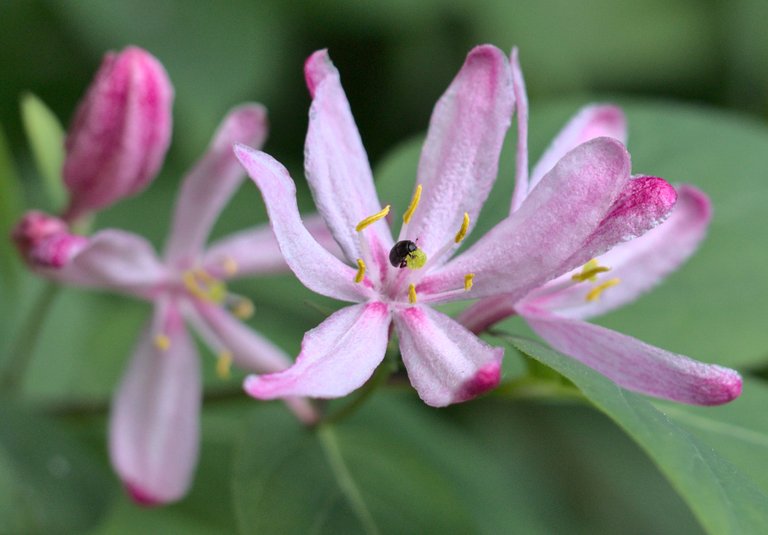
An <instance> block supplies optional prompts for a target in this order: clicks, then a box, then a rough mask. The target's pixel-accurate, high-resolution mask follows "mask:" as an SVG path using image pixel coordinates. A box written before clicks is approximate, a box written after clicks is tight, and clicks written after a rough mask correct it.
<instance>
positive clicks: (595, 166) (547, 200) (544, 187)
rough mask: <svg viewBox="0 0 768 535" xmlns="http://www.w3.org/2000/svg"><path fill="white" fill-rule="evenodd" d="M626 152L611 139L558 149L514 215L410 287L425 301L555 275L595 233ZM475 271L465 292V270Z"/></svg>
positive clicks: (622, 177)
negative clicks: (563, 152)
mask: <svg viewBox="0 0 768 535" xmlns="http://www.w3.org/2000/svg"><path fill="white" fill-rule="evenodd" d="M629 169H630V162H629V154H628V153H627V151H626V149H625V148H624V146H623V145H622V144H621V143H619V142H618V141H616V140H614V139H610V138H598V139H595V140H592V141H588V142H587V143H584V144H582V145H579V146H578V147H577V148H575V149H574V150H572V151H571V152H569V153H568V154H567V155H565V156H564V157H563V158H562V159H561V160H560V161H559V162H558V163H557V165H556V166H555V167H554V168H553V169H552V171H550V172H549V173H548V174H547V176H545V177H544V179H543V180H542V181H541V182H540V183H539V185H538V186H537V187H536V188H535V189H534V190H533V191H532V192H531V194H530V195H529V196H528V198H527V199H526V202H524V203H523V205H522V206H521V207H520V209H519V210H517V211H516V212H515V213H514V214H512V215H511V216H509V217H508V218H507V219H505V220H504V221H502V222H501V223H499V224H498V225H496V227H494V228H493V229H492V230H491V231H490V232H488V234H486V235H485V236H483V237H482V238H481V239H480V240H479V241H477V242H476V243H475V244H474V245H473V246H472V247H470V248H469V249H468V250H467V251H465V252H464V253H462V254H460V255H459V256H458V257H456V258H455V259H453V260H452V261H451V262H449V263H448V264H446V265H445V266H443V267H442V268H440V269H438V270H435V271H434V272H433V273H429V274H428V275H427V276H426V277H424V279H423V280H422V282H421V284H419V285H418V286H417V288H416V290H417V291H418V292H419V293H425V294H433V297H431V298H430V300H431V301H441V300H442V301H447V300H451V299H473V298H476V297H486V296H490V295H496V294H499V293H509V294H512V299H513V300H518V299H520V298H521V297H523V296H524V295H525V294H526V293H528V292H529V291H531V290H532V289H533V288H536V287H537V286H541V285H542V284H544V283H545V282H547V281H548V280H551V279H552V278H554V277H556V276H558V275H560V274H561V273H562V272H563V271H564V270H565V269H567V268H565V267H563V263H564V262H565V261H566V260H567V259H569V258H571V257H572V256H573V255H574V254H575V253H576V252H577V251H578V250H579V249H580V248H581V247H583V244H584V242H585V240H586V239H587V238H588V237H589V236H590V235H591V234H592V233H593V232H594V230H595V229H596V228H597V226H598V225H599V223H600V222H601V221H602V220H603V219H604V217H605V215H606V214H607V213H608V211H609V210H610V208H611V206H612V204H613V202H614V201H615V199H616V198H617V197H618V196H619V193H620V192H621V191H622V189H623V188H624V186H625V184H626V183H627V181H628V180H629ZM468 273H474V274H475V277H474V285H473V286H472V289H471V290H469V291H467V292H460V293H455V292H454V293H448V294H446V297H445V298H444V299H443V298H441V297H440V296H439V295H437V296H434V294H441V293H443V292H451V291H452V290H456V289H457V288H462V287H463V281H464V276H465V275H466V274H468Z"/></svg>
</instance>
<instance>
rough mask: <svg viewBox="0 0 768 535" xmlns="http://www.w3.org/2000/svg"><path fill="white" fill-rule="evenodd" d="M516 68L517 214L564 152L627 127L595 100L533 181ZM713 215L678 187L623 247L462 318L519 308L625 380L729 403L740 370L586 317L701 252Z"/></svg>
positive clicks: (559, 344) (490, 318)
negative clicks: (657, 218)
mask: <svg viewBox="0 0 768 535" xmlns="http://www.w3.org/2000/svg"><path fill="white" fill-rule="evenodd" d="M512 69H513V73H514V74H513V77H514V80H515V94H516V95H517V97H518V98H517V108H518V130H519V135H518V140H519V141H518V159H517V160H518V167H517V172H516V182H515V192H514V195H513V200H512V206H511V212H512V214H514V213H515V212H516V211H517V210H518V209H522V207H523V206H524V205H525V204H524V203H525V200H526V197H527V194H528V192H529V191H530V192H535V189H534V187H535V186H536V184H538V183H539V182H541V181H543V180H544V178H543V177H544V176H545V175H546V173H547V172H548V171H549V170H550V169H552V168H554V167H556V166H557V165H558V162H559V161H560V160H561V159H562V158H564V157H566V154H568V153H569V152H570V151H572V150H574V149H575V148H576V147H578V146H579V145H580V144H582V143H584V142H587V141H589V140H591V139H593V138H596V137H600V136H609V137H612V138H615V139H618V140H619V141H621V142H622V143H626V138H627V128H626V122H625V119H624V115H623V113H622V111H621V110H620V109H619V108H617V107H616V106H610V105H593V106H588V107H586V108H584V109H582V110H581V111H580V112H579V113H578V114H577V115H576V116H575V117H573V118H572V119H571V120H570V121H569V122H568V124H566V126H565V127H564V128H563V130H562V131H561V132H560V133H559V134H558V135H557V136H556V137H555V139H554V141H553V142H552V145H551V146H550V147H549V149H548V150H547V151H546V152H545V153H544V155H543V156H542V158H541V160H539V162H538V163H537V164H536V166H535V167H534V169H533V171H532V173H531V176H530V179H529V178H528V174H527V173H528V170H527V146H526V137H527V132H526V130H527V124H526V121H527V117H528V110H527V102H526V98H525V85H524V83H523V78H522V72H521V70H520V67H519V63H518V60H517V50H514V51H513V53H512ZM520 162H523V163H522V165H521V164H520ZM640 180H642V179H640V178H635V179H633V180H632V181H631V183H632V184H636V185H637V187H638V189H643V188H644V187H645V186H644V185H643V183H642V182H639V181H640ZM532 194H533V193H532ZM633 208H634V207H633V206H632V203H627V204H626V206H625V208H624V209H625V210H632V209H633ZM512 217H513V216H512ZM710 217H711V208H710V203H709V199H708V198H707V196H706V195H705V194H704V193H702V192H701V191H699V190H697V189H696V188H694V187H692V186H687V185H682V186H679V187H678V189H677V204H676V206H675V208H674V210H673V211H672V214H671V216H670V217H669V219H667V220H666V221H664V222H663V223H661V224H660V225H659V226H658V227H656V228H654V229H653V230H651V231H649V232H647V233H646V234H644V235H642V236H640V237H637V238H634V239H632V240H631V241H627V242H625V243H621V244H619V245H617V246H616V247H614V248H612V249H610V250H609V251H608V252H607V253H605V254H602V255H600V256H597V257H596V258H594V259H592V260H590V261H589V262H587V263H586V264H585V265H584V266H583V268H581V269H580V270H576V271H574V272H570V273H565V274H563V275H561V276H560V277H558V278H556V279H554V280H551V281H549V282H547V283H546V284H544V285H542V286H540V287H539V288H536V289H534V290H532V291H531V292H529V293H528V294H527V295H525V296H523V297H522V298H521V297H520V295H519V294H517V295H513V294H506V293H503V294H499V295H496V296H489V297H485V298H483V299H481V300H479V301H478V302H477V303H475V304H474V305H473V306H471V307H470V308H468V309H467V310H465V311H464V312H463V313H462V314H461V315H460V316H459V320H460V321H461V322H462V324H464V325H465V326H466V327H468V328H470V329H471V330H472V331H473V332H480V331H482V330H484V329H486V328H488V327H490V326H491V325H493V324H494V323H496V322H498V321H500V320H502V319H504V318H506V317H508V316H511V315H514V314H519V315H520V316H522V317H523V318H524V319H525V320H526V321H527V322H528V324H529V325H530V326H531V327H532V328H533V330H534V331H535V332H536V333H537V334H538V335H539V336H541V337H542V338H543V339H544V340H546V341H547V342H548V343H549V344H550V345H551V346H552V347H554V348H555V349H557V350H558V351H561V352H563V353H565V354H566V355H570V356H572V357H574V358H575V359H577V360H579V361H581V362H583V363H584V364H586V365H587V366H590V367H591V368H594V369H595V370H597V371H598V372H600V373H602V374H603V375H605V376H607V377H608V378H610V379H611V380H613V381H614V382H615V383H616V384H618V385H620V386H623V387H624V388H627V389H629V390H634V391H636V392H641V393H644V394H649V395H652V396H656V397H660V398H665V399H670V400H674V401H679V402H683V403H691V404H697V405H716V404H720V403H726V402H728V401H731V400H732V399H734V398H736V397H738V396H739V394H740V393H741V377H740V376H739V374H738V373H736V372H735V371H733V370H730V369H728V368H723V367H721V366H716V365H711V364H703V363H700V362H697V361H695V360H692V359H690V358H688V357H685V356H683V355H678V354H675V353H671V352H669V351H665V350H663V349H660V348H657V347H653V346H651V345H648V344H645V343H643V342H641V341H639V340H637V339H635V338H632V337H630V336H626V335H623V334H620V333H617V332H615V331H612V330H610V329H606V328H604V327H600V326H597V325H592V324H590V323H586V322H585V321H582V320H584V319H588V318H590V317H593V316H596V315H598V314H602V313H604V312H608V311H609V310H613V309H614V308H617V307H619V306H621V305H623V304H626V303H629V302H631V301H633V300H634V299H636V298H637V297H638V296H639V295H641V294H642V293H644V292H645V291H647V290H649V289H650V288H652V287H653V286H655V285H656V284H657V283H659V282H660V281H661V280H662V279H663V278H664V277H665V276H666V275H667V274H669V273H670V272H672V271H674V270H675V269H676V268H677V267H678V266H679V265H680V264H682V263H683V262H684V261H685V260H686V259H687V258H688V257H689V256H690V255H691V254H693V252H694V251H695V250H696V248H697V247H698V245H699V242H700V241H701V240H702V238H703V237H704V235H705V233H706V230H707V226H708V224H709V220H710ZM630 237H631V236H627V238H630ZM617 241H619V240H617ZM609 269H610V271H609ZM609 288H610V289H609Z"/></svg>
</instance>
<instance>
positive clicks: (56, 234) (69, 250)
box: [11, 211, 88, 268]
mask: <svg viewBox="0 0 768 535" xmlns="http://www.w3.org/2000/svg"><path fill="white" fill-rule="evenodd" d="M11 237H12V238H13V241H14V243H15V244H16V247H17V248H18V249H19V253H20V254H21V256H22V258H23V259H24V260H25V261H26V262H27V263H28V264H30V265H32V266H37V267H49V268H60V267H63V266H64V265H66V264H67V263H68V262H69V260H70V259H71V258H72V257H73V256H74V255H75V254H77V252H78V251H80V250H81V249H82V248H83V247H84V246H85V245H86V244H87V243H88V240H87V238H85V237H84V236H77V235H75V234H70V233H69V228H68V227H67V224H66V223H65V222H64V221H62V220H61V219H59V218H57V217H53V216H50V215H48V214H44V213H42V212H35V211H32V212H28V213H26V214H25V215H24V217H23V218H22V219H21V221H19V223H18V224H17V225H16V227H15V228H14V229H13V233H12V235H11Z"/></svg>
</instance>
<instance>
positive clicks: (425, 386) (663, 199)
mask: <svg viewBox="0 0 768 535" xmlns="http://www.w3.org/2000/svg"><path fill="white" fill-rule="evenodd" d="M305 75H306V79H307V83H308V86H309V88H310V92H311V93H312V96H313V103H312V107H311V109H310V113H309V117H310V119H309V130H308V133H307V141H306V147H305V157H306V161H305V167H306V171H307V180H308V182H309V185H310V187H311V189H312V192H313V195H314V198H315V202H316V204H317V206H318V209H319V211H320V214H321V215H322V216H323V217H324V219H325V221H326V223H327V225H328V227H329V229H330V230H331V233H332V234H333V236H334V238H335V239H336V241H337V243H338V244H339V246H340V247H341V249H342V251H343V252H344V256H345V257H346V260H347V262H348V263H344V262H343V261H340V260H339V259H338V258H336V257H335V256H333V255H331V254H329V253H328V252H327V251H326V250H325V249H324V248H323V247H322V246H320V245H319V244H318V243H317V242H316V241H315V240H314V239H312V237H311V236H310V234H309V233H308V232H307V230H306V228H305V227H304V226H303V225H302V223H301V220H300V218H299V213H298V210H297V207H296V199H295V187H294V184H293V181H292V180H291V178H290V177H289V176H288V173H287V171H286V170H285V168H284V167H282V166H281V165H280V164H279V163H278V162H277V161H275V160H274V159H272V158H271V157H270V156H268V155H266V154H264V153H262V152H258V151H256V150H253V149H249V148H247V147H244V146H238V147H237V148H236V150H235V152H236V154H237V156H238V158H239V159H240V161H241V162H242V164H243V165H244V166H245V168H246V169H247V171H248V174H249V175H250V176H251V178H252V179H253V180H254V182H255V183H256V184H257V186H258V187H259V188H260V190H261V192H262V195H263V197H264V200H265V203H266V205H267V210H268V212H269V216H270V221H271V224H272V228H273V230H274V231H275V235H276V237H277V240H278V243H279V245H280V249H281V250H282V252H283V255H284V256H285V259H286V261H287V263H288V265H289V266H290V268H291V269H292V270H293V271H294V273H295V274H296V276H297V277H298V278H299V279H300V280H301V281H302V282H303V283H304V285H305V286H307V287H308V288H310V289H312V290H314V291H316V292H318V293H320V294H323V295H326V296H329V297H334V298H336V299H340V300H344V301H351V302H354V303H359V304H356V305H353V306H349V307H346V308H343V309H341V310H340V311H338V312H336V313H335V314H333V315H331V316H330V317H329V318H328V319H327V320H325V321H324V322H323V323H322V324H320V325H319V326H318V327H317V328H315V329H313V330H311V331H309V332H308V333H307V334H306V335H305V337H304V341H303V343H302V349H301V353H300V354H299V356H298V358H297V359H296V363H295V364H294V365H293V366H292V367H291V368H289V369H287V370H285V371H282V372H278V373H274V374H271V375H262V376H251V377H249V378H248V379H246V383H245V389H246V390H247V391H248V392H249V393H250V394H251V395H252V396H254V397H256V398H260V399H271V398H277V397H282V396H289V395H302V396H314V397H338V396H343V395H345V394H347V393H349V392H351V391H352V390H354V389H355V388H358V387H359V386H361V385H362V384H363V383H364V382H365V381H366V380H367V379H368V378H369V377H370V376H371V374H372V373H373V371H374V369H375V368H376V367H377V366H378V364H379V363H380V362H381V360H382V359H383V357H384V354H385V350H386V346H387V342H388V338H389V330H390V324H391V323H392V322H394V326H395V329H396V331H397V334H398V337H399V340H400V351H401V354H402V358H403V361H404V364H405V367H406V368H407V370H408V375H409V378H410V380H411V383H412V384H413V386H414V387H415V389H416V390H417V392H418V393H419V395H420V396H421V398H422V399H423V400H424V401H425V402H426V403H427V404H429V405H433V406H444V405H448V404H450V403H454V402H458V401H464V400H467V399H470V398H472V397H474V396H476V395H478V394H480V393H482V392H484V391H486V390H488V389H490V388H493V387H495V386H496V385H497V384H498V382H499V379H500V362H501V358H502V355H503V350H502V349H501V348H494V347H491V346H489V345H488V344H486V343H485V342H483V341H482V340H480V339H479V338H477V337H476V336H475V335H473V334H472V333H471V332H470V331H469V330H467V329H466V328H465V327H463V326H461V325H460V324H459V323H458V322H456V321H454V320H453V319H451V318H449V317H447V316H445V315H443V314H442V313H440V312H437V311H436V310H434V309H433V308H432V307H431V305H435V304H438V303H444V302H448V301H453V300H458V299H473V298H485V297H491V296H496V295H498V294H499V293H505V294H509V295H511V296H514V299H520V298H522V297H523V296H525V295H527V294H528V293H529V292H530V291H531V290H533V289H535V288H537V287H539V286H541V285H543V284H544V283H546V282H547V281H549V280H551V279H553V278H555V277H557V276H559V275H561V274H562V273H564V272H566V271H569V270H570V269H573V268H574V267H576V266H578V265H581V264H582V263H584V261H585V260H582V258H587V259H589V258H592V257H594V256H596V255H598V254H600V253H602V252H603V251H605V250H606V249H608V248H610V247H611V246H613V245H614V244H615V243H616V242H617V241H619V240H620V239H622V238H623V237H624V236H625V235H628V236H634V235H638V234H641V233H642V232H644V231H645V230H647V229H648V228H650V227H651V226H653V224H655V222H656V221H657V220H658V219H660V218H661V217H663V216H664V215H665V214H666V212H667V211H669V210H670V209H671V207H672V205H673V203H674V199H675V193H674V190H673V189H672V187H671V186H669V185H668V184H667V183H666V182H664V181H663V180H661V179H657V178H650V177H648V178H644V179H636V180H630V161H629V155H628V154H627V152H626V150H625V149H624V146H623V145H622V144H621V143H620V142H619V141H616V140H615V139H610V138H598V139H595V140H592V141H590V142H588V143H585V144H582V145H580V146H579V147H578V148H576V149H575V150H573V151H572V152H570V153H569V154H568V155H566V156H565V157H564V158H562V159H560V161H559V162H558V163H557V165H555V166H554V168H553V169H551V170H549V172H548V173H547V174H546V175H545V176H544V177H543V178H542V179H541V183H540V184H539V187H537V188H536V189H535V190H534V191H532V192H531V194H530V195H529V196H528V197H527V198H526V200H525V203H523V204H522V205H521V207H520V210H517V211H516V212H515V213H513V214H512V215H511V216H510V217H509V218H507V219H505V220H504V221H502V222H500V223H499V224H498V225H497V226H496V227H495V228H493V229H492V230H491V231H490V232H488V233H487V234H486V235H485V236H483V237H482V238H480V240H479V241H477V242H476V243H475V244H474V245H473V246H472V247H470V248H469V249H468V250H467V251H465V252H464V253H462V254H460V255H458V256H457V257H456V258H454V259H452V260H450V261H449V258H450V257H451V255H452V253H453V252H454V251H455V249H456V248H457V247H458V246H459V243H460V242H461V241H462V240H463V238H464V236H466V235H467V234H468V233H469V231H470V230H471V227H472V226H473V222H474V221H475V220H476V218H477V215H478V213H479V212H480V208H481V206H482V205H483V203H484V202H485V199H486V197H487V196H488V194H489V192H490V189H491V186H492V185H493V182H494V180H495V178H496V172H497V167H498V158H499V153H500V151H501V146H502V142H503V139H504V136H505V134H506V131H507V129H508V127H509V125H510V122H511V117H512V112H513V108H514V103H515V94H514V87H515V86H514V85H513V81H512V77H513V73H512V71H511V69H510V65H509V62H508V60H507V58H506V56H505V55H504V54H503V53H502V52H501V51H499V50H498V49H496V48H494V47H492V46H487V45H485V46H480V47H477V48H475V49H473V50H472V51H471V52H470V53H469V55H468V57H467V60H466V62H465V63H464V66H463V67H462V69H461V70H460V72H459V73H458V75H457V76H456V78H455V79H454V81H453V82H452V84H451V85H450V87H449V88H448V90H447V91H446V93H445V94H444V95H443V96H442V98H441V99H440V100H439V102H438V103H437V106H436V107H435V111H434V113H433V115H432V120H431V123H430V128H429V132H428V134H427V139H426V141H425V144H424V148H423V151H422V155H421V161H420V163H419V168H418V175H417V185H416V189H415V191H414V196H413V201H412V202H411V205H410V207H409V208H408V210H407V211H406V212H405V215H404V218H403V220H404V224H403V226H402V228H401V231H400V237H399V240H398V242H397V243H395V241H394V240H393V238H392V236H391V234H390V231H389V229H388V228H387V225H386V222H385V220H384V216H385V215H386V214H387V213H388V211H389V206H387V207H385V208H384V209H382V208H381V204H380V203H379V200H378V198H377V195H376V191H375V189H374V186H373V181H372V176H371V171H370V166H369V164H368V160H367V157H366V154H365V151H364V149H363V146H362V143H361V141H360V137H359V134H358V132H357V128H356V126H355V123H354V120H353V119H352V115H351V112H350V110H349V104H348V102H347V100H346V96H345V95H344V92H343V90H342V88H341V84H340V81H339V75H338V72H337V71H336V69H335V68H334V67H333V65H332V63H331V62H330V59H329V58H328V56H327V53H326V52H325V51H319V52H316V53H315V54H313V55H312V56H311V57H310V58H309V60H308V61H307V63H306V65H305ZM639 183H643V184H645V185H646V186H647V187H646V188H645V189H643V190H641V191H638V190H637V189H636V188H635V185H636V184H639ZM630 206H631V209H629V208H628V209H624V208H625V207H630ZM629 213H631V216H632V217H631V218H630V217H628V214H629ZM619 231H620V233H619ZM350 264H351V265H352V266H355V265H356V266H357V267H356V268H354V267H351V266H350Z"/></svg>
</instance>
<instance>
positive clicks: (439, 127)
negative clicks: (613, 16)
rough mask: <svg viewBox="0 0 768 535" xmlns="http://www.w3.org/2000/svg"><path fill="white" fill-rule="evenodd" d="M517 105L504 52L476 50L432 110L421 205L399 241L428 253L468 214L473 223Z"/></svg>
mask: <svg viewBox="0 0 768 535" xmlns="http://www.w3.org/2000/svg"><path fill="white" fill-rule="evenodd" d="M514 103H515V97H514V91H513V88H512V73H511V71H510V68H509V62H508V60H507V57H506V56H505V55H504V53H503V52H501V51H500V50H499V49H497V48H495V47H493V46H490V45H483V46H478V47H476V48H474V49H472V51H470V53H469V55H468V56H467V59H466V61H465V62H464V65H463V67H462V68H461V70H460V71H459V73H458V74H457V75H456V78H454V80H453V82H452V83H451V85H450V86H449V87H448V89H447V90H446V92H445V93H444V94H443V96H442V97H441V98H440V100H439V101H438V102H437V105H436V106H435V110H434V111H433V112H432V119H431V121H430V125H429V132H428V133H427V139H426V141H425V142H424V148H423V149H422V152H421V160H420V161H419V170H418V176H417V184H420V185H421V186H422V187H423V192H422V195H421V203H420V204H419V206H418V208H417V209H416V211H415V212H414V214H413V219H412V220H411V222H410V223H409V224H408V225H404V226H403V229H402V231H401V232H400V239H403V240H411V241H418V244H419V247H420V248H421V249H423V250H424V252H425V253H426V254H427V256H429V255H430V254H431V253H433V252H435V251H437V250H439V249H441V248H442V247H443V246H445V245H446V244H448V243H450V242H452V241H453V238H454V236H455V235H456V233H457V231H458V230H459V228H460V227H461V224H462V220H463V218H464V213H465V212H467V213H468V214H469V219H470V228H471V227H472V226H473V225H474V223H475V221H476V220H477V216H478V214H479V213H480V208H481V207H482V206H483V203H484V202H485V199H486V198H487V197H488V193H489V192H490V191H491V187H492V186H493V183H494V182H495V181H496V174H497V170H498V163H499V155H500V153H501V146H502V143H503V142H504V136H505V134H506V132H507V129H508V128H509V125H510V123H511V121H512V111H513V107H514ZM443 258H444V259H447V258H448V256H447V255H446V256H445V257H443Z"/></svg>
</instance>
